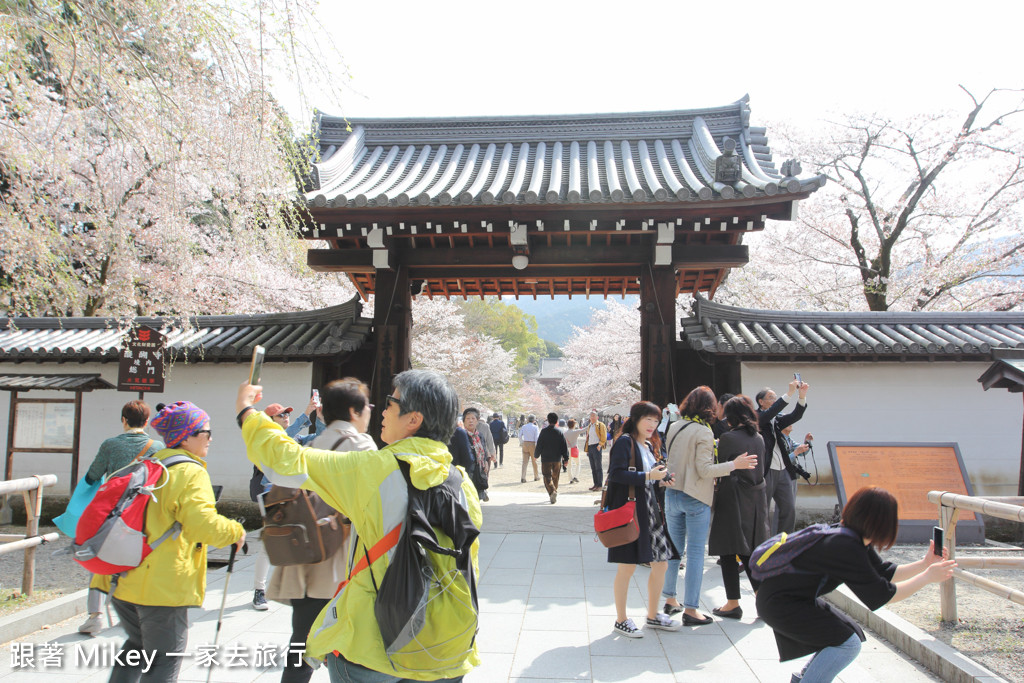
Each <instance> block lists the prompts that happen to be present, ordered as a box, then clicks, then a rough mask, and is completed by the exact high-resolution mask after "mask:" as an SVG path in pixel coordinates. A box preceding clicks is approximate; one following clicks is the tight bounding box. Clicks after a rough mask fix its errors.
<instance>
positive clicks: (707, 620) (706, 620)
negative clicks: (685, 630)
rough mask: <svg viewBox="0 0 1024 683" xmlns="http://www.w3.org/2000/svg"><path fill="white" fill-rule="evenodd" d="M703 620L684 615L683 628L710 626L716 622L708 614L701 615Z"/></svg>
mask: <svg viewBox="0 0 1024 683" xmlns="http://www.w3.org/2000/svg"><path fill="white" fill-rule="evenodd" d="M701 616H702V617H703V619H699V618H697V617H691V616H690V615H689V614H685V613H684V614H683V626H707V625H708V624H713V623H715V620H714V619H712V618H711V617H709V616H708V615H706V614H702V615H701Z"/></svg>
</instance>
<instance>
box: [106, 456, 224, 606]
mask: <svg viewBox="0 0 1024 683" xmlns="http://www.w3.org/2000/svg"><path fill="white" fill-rule="evenodd" d="M172 455H186V456H188V457H190V458H192V459H193V460H194V461H195V463H194V464H193V463H188V462H186V463H181V464H178V465H173V466H171V467H169V468H168V469H167V483H166V484H165V485H163V486H161V487H160V488H158V489H156V490H154V491H153V494H154V499H153V500H151V501H149V503H148V505H147V506H146V538H148V539H149V540H150V541H153V540H155V539H157V538H159V537H160V535H161V534H163V533H164V532H165V531H167V530H168V529H170V528H171V525H173V524H174V522H178V523H179V524H181V534H180V535H179V536H178V537H177V538H168V539H167V540H166V541H164V542H163V543H161V544H160V545H159V546H157V548H156V549H155V550H154V551H153V552H151V553H150V554H149V556H148V557H147V558H146V559H145V560H143V561H142V564H140V565H139V566H138V567H136V568H135V569H130V570H128V571H127V572H125V574H124V575H123V576H121V578H120V579H119V580H118V582H117V588H116V589H115V590H114V597H115V598H117V599H118V600H124V601H125V602H130V603H133V604H136V605H150V606H161V607H198V606H200V605H202V604H203V598H204V597H206V546H207V544H209V545H212V546H216V547H218V548H223V547H226V546H229V545H231V544H232V543H234V542H236V541H237V540H238V539H239V538H240V537H241V536H242V533H243V532H244V529H243V528H242V525H241V524H239V523H238V522H235V521H233V520H231V519H228V518H227V517H223V516H221V515H220V514H219V513H218V512H217V508H216V507H215V505H214V498H213V486H212V485H211V484H210V475H209V474H207V472H206V462H205V461H204V460H202V459H200V458H197V457H196V456H194V455H192V454H191V453H189V452H187V451H184V450H182V449H180V448H165V449H164V450H162V451H159V452H157V453H156V454H155V455H154V456H153V457H155V458H157V459H158V460H163V459H165V458H168V457H170V456H172Z"/></svg>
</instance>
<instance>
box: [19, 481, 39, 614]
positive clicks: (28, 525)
mask: <svg viewBox="0 0 1024 683" xmlns="http://www.w3.org/2000/svg"><path fill="white" fill-rule="evenodd" d="M36 479H37V480H38V479H39V477H36ZM29 494H31V495H29ZM21 495H22V497H23V498H24V499H25V538H34V537H35V536H38V535H39V515H40V514H41V513H42V510H43V482H42V481H40V482H39V487H38V488H36V490H35V491H34V492H32V491H23V492H22V494H21ZM36 547H37V546H32V547H31V548H26V549H25V551H24V552H25V559H24V562H23V564H22V569H21V592H22V593H23V594H24V595H32V591H33V584H34V583H35V576H36Z"/></svg>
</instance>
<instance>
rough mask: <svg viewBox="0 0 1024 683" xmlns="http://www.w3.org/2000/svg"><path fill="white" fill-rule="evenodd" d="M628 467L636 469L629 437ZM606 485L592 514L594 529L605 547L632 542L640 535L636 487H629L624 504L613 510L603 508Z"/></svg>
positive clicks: (633, 449) (632, 446) (606, 490)
mask: <svg viewBox="0 0 1024 683" xmlns="http://www.w3.org/2000/svg"><path fill="white" fill-rule="evenodd" d="M629 445H630V452H629V467H630V469H631V470H634V471H635V470H636V443H635V442H634V441H633V440H632V439H630V440H629ZM607 495H608V486H607V485H606V486H605V487H604V490H603V491H601V505H600V506H598V512H597V514H595V515H594V531H596V532H597V538H598V540H600V541H601V544H602V545H603V546H604V547H605V548H616V547H618V546H620V545H627V544H629V543H632V542H633V541H635V540H636V539H637V538H639V537H640V525H639V524H637V521H636V487H634V486H630V487H629V496H628V498H627V500H626V503H625V505H623V506H622V507H619V508H615V509H614V510H605V507H604V501H605V497H606V496H607Z"/></svg>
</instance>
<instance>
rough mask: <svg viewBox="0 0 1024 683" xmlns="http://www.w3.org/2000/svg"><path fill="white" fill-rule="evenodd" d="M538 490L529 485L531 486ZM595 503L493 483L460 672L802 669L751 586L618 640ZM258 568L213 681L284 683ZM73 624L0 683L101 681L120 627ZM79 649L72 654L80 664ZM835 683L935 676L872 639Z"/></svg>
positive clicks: (187, 675) (703, 673)
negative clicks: (735, 612) (738, 598)
mask: <svg viewBox="0 0 1024 683" xmlns="http://www.w3.org/2000/svg"><path fill="white" fill-rule="evenodd" d="M503 469H504V468H503ZM517 474H518V472H517ZM496 479H497V477H496ZM516 484H517V486H518V479H517V480H516ZM534 486H536V485H534V484H532V482H530V487H534ZM524 488H529V487H526V485H524ZM593 499H594V496H593V495H592V494H588V495H564V496H561V497H560V498H559V500H558V502H557V503H556V504H555V505H551V504H550V503H549V502H548V498H547V494H546V493H544V492H543V490H536V489H534V490H532V491H523V492H519V491H512V490H503V487H495V489H494V490H493V491H492V493H491V502H490V503H485V504H484V533H483V535H482V537H481V544H480V571H481V579H480V610H481V623H480V640H479V644H480V650H481V658H482V659H483V665H482V666H481V667H479V668H478V669H476V670H475V671H474V672H473V673H472V674H470V675H469V676H467V678H466V680H467V681H469V682H470V683H491V682H492V681H531V680H537V681H541V680H544V681H563V680H579V681H595V682H596V681H644V683H657V682H658V681H716V680H723V679H727V680H729V681H730V683H734V682H735V683H743V682H745V681H750V682H756V681H777V682H783V681H788V680H789V675H790V673H791V672H792V671H793V670H795V669H796V668H797V666H796V665H794V663H787V664H780V663H779V662H778V658H777V656H776V650H775V642H774V639H773V636H772V633H771V630H770V629H769V628H767V627H766V626H765V625H764V624H763V623H762V622H760V621H758V620H756V619H754V618H753V615H754V614H755V613H756V612H755V609H754V603H753V595H752V594H751V593H750V592H749V590H747V591H745V592H744V595H743V599H742V604H743V608H744V611H745V612H746V615H745V616H744V618H743V620H742V621H739V622H735V621H716V622H715V623H714V624H712V625H709V626H701V627H691V628H684V629H682V630H681V631H678V632H674V633H667V632H650V633H647V634H646V636H645V637H644V638H640V639H636V640H633V639H628V638H622V637H620V636H617V635H613V633H612V623H613V622H614V614H615V609H614V605H613V602H612V578H613V576H614V573H615V572H614V568H613V567H612V566H611V565H609V564H608V563H607V561H606V551H605V550H604V549H603V548H602V547H601V545H600V544H599V543H597V542H595V539H594V535H593V533H592V532H590V531H589V529H590V528H591V527H590V524H591V518H592V515H593V510H594V509H595V506H594V504H593ZM250 545H253V543H250ZM253 564H254V559H253V557H252V555H250V556H249V557H246V558H244V559H242V560H241V561H239V562H238V563H237V564H236V567H235V572H234V573H233V574H232V577H231V580H230V584H229V590H228V600H227V608H226V610H225V613H224V622H223V627H222V630H221V634H220V640H219V642H220V644H221V646H222V647H221V650H220V652H221V663H222V664H224V663H226V658H227V656H228V654H229V648H232V647H234V648H236V649H237V651H238V654H243V655H244V658H245V660H247V661H248V662H249V663H248V664H246V665H245V666H238V667H234V668H216V669H214V671H213V676H212V680H214V681H277V680H279V679H280V676H281V672H280V667H274V666H269V667H262V668H254V667H253V666H252V664H251V662H252V660H253V657H254V648H256V646H257V645H260V644H266V645H268V646H271V647H278V648H279V647H283V646H285V645H286V644H287V640H288V636H289V635H290V631H291V629H290V625H291V624H290V611H289V610H288V608H286V607H284V606H282V605H278V604H275V603H271V607H270V610H269V611H266V612H257V611H255V610H253V609H252V607H251V603H250V601H251V600H252V585H253V583H252V582H253ZM704 572H705V574H704V576H705V578H704V584H703V589H702V595H701V597H702V604H703V607H704V608H705V610H706V611H710V609H711V608H712V607H715V606H717V605H718V604H721V603H722V602H723V601H724V599H725V593H724V589H723V588H722V583H721V574H720V573H719V571H718V567H717V566H716V565H715V564H714V560H713V559H711V558H709V559H707V560H706V561H705V566H704ZM225 574H226V572H225V571H224V569H217V570H211V571H210V573H209V585H208V589H207V595H206V602H205V604H204V606H203V607H204V609H202V610H193V612H192V620H193V625H192V627H191V629H190V630H189V651H190V652H191V653H192V655H191V656H190V657H188V658H186V659H185V660H184V661H183V666H182V674H181V677H180V680H182V681H205V680H206V675H207V669H206V668H205V667H203V666H200V665H199V664H198V663H197V661H196V653H197V652H198V649H199V647H200V646H201V645H203V644H207V643H212V642H213V636H214V629H215V626H216V622H217V612H218V609H219V608H220V602H221V596H222V595H223V589H224V578H225ZM646 583H647V570H645V569H643V568H638V569H637V572H636V575H635V576H634V579H633V583H632V585H631V586H630V589H629V602H628V605H629V613H630V615H631V616H632V617H633V619H634V620H635V621H637V622H640V621H641V620H642V618H643V616H644V613H645V596H646ZM743 583H744V584H745V580H744V582H743ZM681 586H682V579H681V578H680V587H681ZM80 621H81V618H75V619H71V620H68V621H66V622H63V623H61V624H57V625H54V626H53V627H51V628H49V629H47V630H43V631H37V632H36V633H34V634H32V635H30V636H26V637H25V638H22V639H20V640H19V641H16V643H32V644H34V654H35V658H36V661H35V667H34V668H32V667H27V668H23V669H18V670H13V669H12V657H13V653H14V648H15V647H24V646H23V645H17V644H15V645H12V644H7V645H5V646H4V647H5V649H7V650H8V652H7V653H5V654H4V656H3V657H0V681H2V682H3V683H8V682H9V681H10V682H13V681H21V680H32V681H43V680H45V681H57V682H58V683H60V682H61V681H67V682H68V683H71V682H72V681H87V682H89V683H92V682H98V681H105V680H107V677H108V675H109V672H108V670H107V668H106V667H105V666H100V665H97V664H96V663H95V662H94V661H90V662H84V661H83V660H82V658H81V656H82V655H89V654H92V656H95V655H96V654H97V653H99V652H101V651H103V652H105V653H106V650H107V649H108V648H113V650H115V651H116V649H117V648H118V647H119V646H120V644H121V642H122V641H123V639H124V632H123V631H122V630H121V629H120V628H118V627H117V626H115V627H113V628H108V629H106V630H104V631H103V632H102V633H100V634H99V636H97V637H95V638H91V637H88V636H83V635H80V634H78V633H77V632H76V627H77V625H78V623H80ZM46 644H59V645H62V646H63V658H62V660H63V661H62V662H61V666H52V667H45V668H44V666H43V664H44V662H43V656H44V654H45V649H44V648H46V647H50V648H52V645H46ZM76 652H79V653H80V655H79V658H78V660H77V661H76V658H75V655H76ZM801 662H802V660H801ZM54 663H55V662H54ZM313 680H314V681H321V682H322V681H327V680H328V676H327V674H326V672H325V671H324V670H323V669H321V670H319V671H318V672H317V673H316V674H315V675H314V677H313ZM839 680H840V681H843V682H844V683H868V682H871V683H874V682H876V681H892V682H893V683H896V682H898V683H912V682H914V681H934V680H938V679H936V678H934V677H933V676H931V675H930V674H929V673H928V672H926V671H925V670H924V669H923V668H922V667H920V666H918V665H917V664H915V663H914V662H912V661H911V660H908V659H907V658H905V657H903V656H902V655H900V654H899V653H898V652H896V651H895V650H893V649H892V648H891V647H890V646H889V645H888V644H887V643H885V642H884V641H880V640H879V639H878V638H876V637H875V636H873V635H869V638H868V642H867V643H866V644H865V645H864V649H863V651H862V653H861V656H860V657H859V658H858V659H857V661H856V662H854V664H853V665H852V666H851V667H849V668H848V669H847V670H846V672H844V673H843V675H842V676H841V678H840V679H839Z"/></svg>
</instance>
